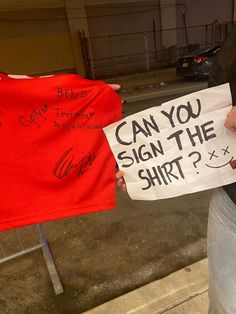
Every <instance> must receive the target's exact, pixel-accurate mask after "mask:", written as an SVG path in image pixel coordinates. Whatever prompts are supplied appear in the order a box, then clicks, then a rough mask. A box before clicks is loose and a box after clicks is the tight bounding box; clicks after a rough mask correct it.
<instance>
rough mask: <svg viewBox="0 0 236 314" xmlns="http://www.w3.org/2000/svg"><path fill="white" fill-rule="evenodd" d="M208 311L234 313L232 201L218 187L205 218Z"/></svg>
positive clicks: (235, 208) (235, 213)
mask: <svg viewBox="0 0 236 314" xmlns="http://www.w3.org/2000/svg"><path fill="white" fill-rule="evenodd" d="M208 264H209V291H208V295H209V312H208V313H210V314H235V313H236V205H235V204H234V203H233V202H232V201H231V199H230V198H229V197H228V195H227V194H226V193H225V191H224V190H223V189H222V188H220V189H218V190H217V191H216V192H215V193H214V194H213V196H212V199H211V202H210V208H209V220H208Z"/></svg>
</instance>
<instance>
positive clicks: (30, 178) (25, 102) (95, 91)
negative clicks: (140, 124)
mask: <svg viewBox="0 0 236 314" xmlns="http://www.w3.org/2000/svg"><path fill="white" fill-rule="evenodd" d="M0 79H1V80H0V136H1V150H0V173H1V175H0V180H1V182H0V230H6V229H10V228H15V227H19V226H24V225H28V224H33V223H39V222H44V221H47V220H52V219H57V218H63V217H69V216H74V215H80V214H84V213H89V212H95V211H101V210H106V209H111V208H113V207H114V206H115V160H114V158H113V156H112V153H111V151H110V148H109V145H108V142H107V140H106V137H105V135H104V133H103V130H102V128H103V127H105V126H107V125H109V124H111V123H113V122H115V121H117V120H119V119H120V118H121V99H120V98H119V97H118V96H117V95H116V93H115V92H114V91H113V90H112V88H111V87H110V86H108V85H106V84H105V83H103V82H101V81H90V80H86V79H83V78H81V77H80V76H78V75H73V74H61V75H55V76H51V77H40V78H20V79H15V78H11V77H8V76H5V75H3V74H1V75H0Z"/></svg>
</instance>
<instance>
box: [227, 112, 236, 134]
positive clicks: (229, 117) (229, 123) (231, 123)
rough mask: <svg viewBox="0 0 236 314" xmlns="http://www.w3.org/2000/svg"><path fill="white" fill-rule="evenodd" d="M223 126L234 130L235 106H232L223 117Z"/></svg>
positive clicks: (235, 124)
mask: <svg viewBox="0 0 236 314" xmlns="http://www.w3.org/2000/svg"><path fill="white" fill-rule="evenodd" d="M224 126H225V127H226V128H227V129H228V130H230V131H232V132H236V108H232V109H231V110H230V111H229V112H228V114H227V117H226V119H225V122H224Z"/></svg>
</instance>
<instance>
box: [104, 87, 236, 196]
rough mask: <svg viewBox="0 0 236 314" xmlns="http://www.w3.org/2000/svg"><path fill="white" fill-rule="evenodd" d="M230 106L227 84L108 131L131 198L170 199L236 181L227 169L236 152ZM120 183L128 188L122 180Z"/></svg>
mask: <svg viewBox="0 0 236 314" xmlns="http://www.w3.org/2000/svg"><path fill="white" fill-rule="evenodd" d="M230 106H231V94H230V89H229V85H228V84H225V85H222V86H218V87H214V88H210V89H206V90H203V91H200V92H196V93H192V94H189V95H187V96H184V97H181V98H178V99H176V100H174V101H170V102H168V103H166V104H163V106H162V107H153V108H150V109H148V110H145V111H142V112H139V113H137V114H135V115H132V116H129V117H127V118H126V119H123V120H121V121H120V122H118V123H115V124H113V125H111V126H108V127H107V128H105V129H104V130H105V133H106V136H107V138H108V141H109V144H110V146H111V148H112V151H113V153H114V155H115V158H116V160H117V163H118V165H119V168H120V170H121V171H124V173H125V175H124V177H125V180H126V183H127V189H128V192H129V194H130V196H131V198H133V199H147V200H154V199H160V198H169V197H173V196H177V195H182V194H185V193H191V192H196V191H200V190H204V189H208V188H213V187H216V186H221V185H224V184H228V183H231V182H234V181H236V176H235V173H233V171H232V169H231V168H230V167H226V166H227V165H228V164H229V162H230V161H232V160H233V159H234V152H235V151H236V143H235V139H234V138H233V136H232V133H230V132H228V131H226V129H224V127H223V117H225V116H226V114H227V112H228V111H229V108H230ZM222 143H224V144H223V145H222ZM119 182H120V184H121V186H122V187H124V184H123V183H122V182H121V177H119V178H118V183H119Z"/></svg>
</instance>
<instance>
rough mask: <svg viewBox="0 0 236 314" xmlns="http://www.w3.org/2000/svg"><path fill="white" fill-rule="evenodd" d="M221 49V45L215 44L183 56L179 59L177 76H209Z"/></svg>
mask: <svg viewBox="0 0 236 314" xmlns="http://www.w3.org/2000/svg"><path fill="white" fill-rule="evenodd" d="M219 50H220V46H219V45H218V46H213V47H209V48H206V49H201V50H197V51H195V52H192V53H191V54H189V55H186V56H184V57H181V58H179V59H178V61H177V67H176V76H179V77H199V78H203V77H208V75H209V71H210V68H211V65H212V63H213V61H214V59H215V57H216V55H217V52H218V51H219Z"/></svg>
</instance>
